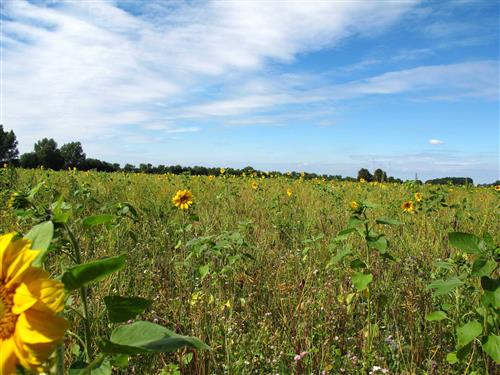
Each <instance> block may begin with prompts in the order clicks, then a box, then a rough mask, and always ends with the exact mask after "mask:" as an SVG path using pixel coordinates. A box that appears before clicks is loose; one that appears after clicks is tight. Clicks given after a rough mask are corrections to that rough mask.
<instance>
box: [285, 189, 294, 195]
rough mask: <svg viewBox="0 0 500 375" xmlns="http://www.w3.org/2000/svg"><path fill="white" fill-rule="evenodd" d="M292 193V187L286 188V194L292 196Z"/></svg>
mask: <svg viewBox="0 0 500 375" xmlns="http://www.w3.org/2000/svg"><path fill="white" fill-rule="evenodd" d="M292 194H293V191H292V189H290V188H288V189H286V195H288V196H289V197H291V196H292Z"/></svg>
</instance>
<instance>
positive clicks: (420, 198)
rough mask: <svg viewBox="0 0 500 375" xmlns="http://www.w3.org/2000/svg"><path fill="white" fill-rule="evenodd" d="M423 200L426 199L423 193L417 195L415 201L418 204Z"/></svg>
mask: <svg viewBox="0 0 500 375" xmlns="http://www.w3.org/2000/svg"><path fill="white" fill-rule="evenodd" d="M422 199H424V196H423V194H422V193H415V200H416V201H417V202H421V201H422Z"/></svg>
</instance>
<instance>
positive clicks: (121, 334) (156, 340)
mask: <svg viewBox="0 0 500 375" xmlns="http://www.w3.org/2000/svg"><path fill="white" fill-rule="evenodd" d="M186 346H188V347H191V348H194V349H198V350H210V347H209V346H207V345H206V344H205V343H203V342H202V341H200V340H198V339H197V338H195V337H190V336H182V335H178V334H176V333H175V332H172V331H170V330H168V329H166V328H165V327H162V326H160V325H158V324H154V323H150V322H144V321H139V322H135V323H132V324H128V325H124V326H120V327H117V328H115V329H114V330H113V332H112V333H111V338H110V340H109V341H108V340H106V341H105V342H104V345H103V347H102V350H103V351H104V352H106V353H124V354H140V353H151V352H173V351H176V350H177V349H179V348H182V347H186Z"/></svg>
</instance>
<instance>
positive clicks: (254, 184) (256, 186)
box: [252, 181, 259, 190]
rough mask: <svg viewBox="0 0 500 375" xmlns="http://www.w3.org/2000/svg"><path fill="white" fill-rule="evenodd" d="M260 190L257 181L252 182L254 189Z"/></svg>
mask: <svg viewBox="0 0 500 375" xmlns="http://www.w3.org/2000/svg"><path fill="white" fill-rule="evenodd" d="M258 188H259V184H258V183H257V182H255V181H253V182H252V189H254V190H257V189H258Z"/></svg>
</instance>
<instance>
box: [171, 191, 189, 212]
mask: <svg viewBox="0 0 500 375" xmlns="http://www.w3.org/2000/svg"><path fill="white" fill-rule="evenodd" d="M172 203H173V204H174V205H175V207H177V208H178V209H180V210H187V209H188V208H189V206H191V205H192V204H193V193H191V192H190V191H189V190H179V191H177V193H176V194H175V195H174V197H173V198H172Z"/></svg>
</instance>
